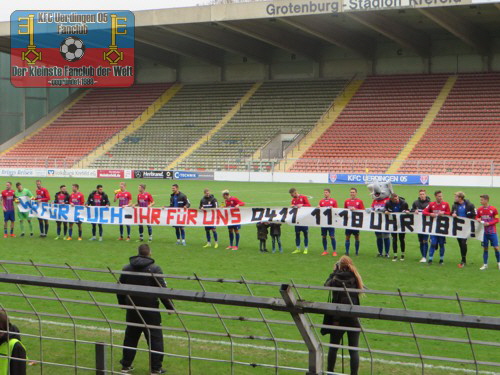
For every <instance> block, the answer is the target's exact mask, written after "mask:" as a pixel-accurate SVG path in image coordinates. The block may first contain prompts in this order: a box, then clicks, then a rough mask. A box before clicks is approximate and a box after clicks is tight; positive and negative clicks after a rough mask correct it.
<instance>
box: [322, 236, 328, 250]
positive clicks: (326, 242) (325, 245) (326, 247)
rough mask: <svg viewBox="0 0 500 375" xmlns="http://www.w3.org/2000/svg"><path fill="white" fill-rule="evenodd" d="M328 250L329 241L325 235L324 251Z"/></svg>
mask: <svg viewBox="0 0 500 375" xmlns="http://www.w3.org/2000/svg"><path fill="white" fill-rule="evenodd" d="M326 250H328V241H327V240H326V237H323V251H326Z"/></svg>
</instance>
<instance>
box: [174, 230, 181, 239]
mask: <svg viewBox="0 0 500 375" xmlns="http://www.w3.org/2000/svg"><path fill="white" fill-rule="evenodd" d="M175 237H176V238H177V239H178V240H180V239H181V231H180V229H179V228H175Z"/></svg>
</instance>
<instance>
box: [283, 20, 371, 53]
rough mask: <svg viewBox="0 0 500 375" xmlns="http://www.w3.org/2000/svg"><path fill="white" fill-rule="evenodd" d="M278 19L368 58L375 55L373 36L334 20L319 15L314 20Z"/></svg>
mask: <svg viewBox="0 0 500 375" xmlns="http://www.w3.org/2000/svg"><path fill="white" fill-rule="evenodd" d="M278 20H279V21H280V22H284V23H286V24H288V25H290V26H293V27H296V28H298V29H299V30H302V31H304V32H305V33H308V34H310V35H312V36H314V37H316V38H320V39H323V40H325V41H327V42H328V43H331V44H334V45H336V46H339V47H341V48H344V49H348V50H350V51H353V52H355V53H357V54H358V55H360V56H363V57H365V58H367V59H372V58H373V56H374V53H375V49H374V46H375V43H374V42H373V40H371V38H367V37H365V36H364V35H361V34H359V33H356V32H353V31H348V30H346V29H344V28H342V27H339V26H337V25H335V24H334V23H332V22H327V21H326V20H323V19H320V18H319V17H316V18H315V19H314V20H312V19H311V17H308V18H306V17H290V18H278Z"/></svg>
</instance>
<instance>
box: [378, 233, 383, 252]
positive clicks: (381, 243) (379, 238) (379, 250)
mask: <svg viewBox="0 0 500 375" xmlns="http://www.w3.org/2000/svg"><path fill="white" fill-rule="evenodd" d="M377 249H378V253H379V254H380V255H382V252H383V251H384V239H383V238H382V237H377Z"/></svg>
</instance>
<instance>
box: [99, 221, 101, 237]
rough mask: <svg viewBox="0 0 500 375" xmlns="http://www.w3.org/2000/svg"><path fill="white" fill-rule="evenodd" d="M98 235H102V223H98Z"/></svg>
mask: <svg viewBox="0 0 500 375" xmlns="http://www.w3.org/2000/svg"><path fill="white" fill-rule="evenodd" d="M99 237H102V224H99Z"/></svg>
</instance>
